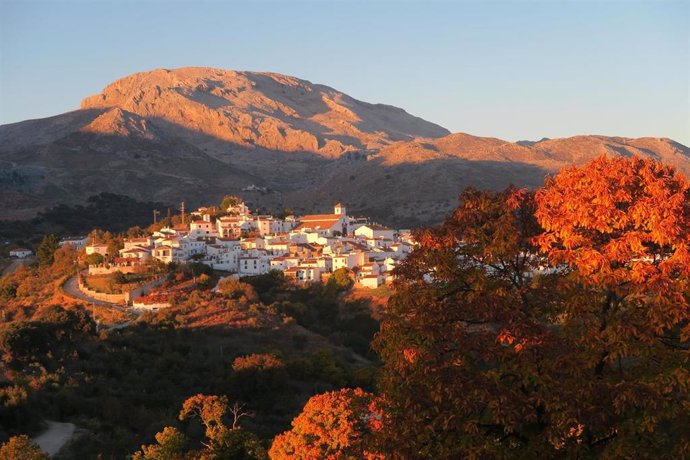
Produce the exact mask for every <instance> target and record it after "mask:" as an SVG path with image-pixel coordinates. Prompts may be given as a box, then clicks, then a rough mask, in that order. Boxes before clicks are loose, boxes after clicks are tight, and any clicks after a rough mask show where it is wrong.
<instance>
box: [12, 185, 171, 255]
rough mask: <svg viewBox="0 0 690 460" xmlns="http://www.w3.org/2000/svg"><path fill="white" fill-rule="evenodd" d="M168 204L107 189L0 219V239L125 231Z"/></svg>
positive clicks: (27, 241) (144, 222) (30, 239)
mask: <svg viewBox="0 0 690 460" xmlns="http://www.w3.org/2000/svg"><path fill="white" fill-rule="evenodd" d="M168 208H169V206H168V205H165V204H162V203H154V202H142V201H137V200H135V199H134V198H131V197H128V196H124V195H116V194H114V193H105V192H104V193H100V194H98V195H94V196H90V197H88V198H87V199H86V203H85V204H84V205H74V206H68V205H65V204H60V205H57V206H54V207H52V208H50V209H47V210H45V211H44V212H42V213H40V214H39V215H38V216H37V217H35V218H33V219H30V220H21V221H7V220H0V240H4V241H16V242H22V243H23V244H25V245H29V244H30V243H32V242H35V241H36V240H37V239H40V238H41V236H42V235H46V234H49V233H55V234H58V235H62V236H74V235H86V234H87V233H88V232H90V231H91V229H94V228H107V229H109V230H110V231H113V232H122V231H125V230H127V229H128V228H130V227H134V226H137V225H139V226H147V225H148V224H150V223H151V220H152V219H153V211H154V210H158V211H159V212H160V211H164V210H166V209H168Z"/></svg>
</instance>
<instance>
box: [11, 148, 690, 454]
mask: <svg viewBox="0 0 690 460" xmlns="http://www.w3.org/2000/svg"><path fill="white" fill-rule="evenodd" d="M415 236H416V239H417V241H418V243H419V245H418V247H417V248H416V249H415V251H414V252H413V253H412V254H411V255H410V257H408V259H406V260H405V261H404V262H403V263H402V264H401V266H400V267H399V268H398V269H397V279H396V282H395V284H394V289H393V295H392V297H391V299H390V301H389V302H388V304H387V306H386V307H385V308H384V309H383V311H382V312H379V311H375V312H372V305H371V302H370V301H368V300H366V299H363V298H361V297H356V296H353V295H351V294H352V293H351V292H349V290H350V289H351V284H352V280H351V279H350V276H349V274H348V272H347V271H340V272H338V273H336V274H334V276H333V277H331V278H330V280H329V281H328V282H327V283H325V284H314V285H309V286H295V285H292V284H290V283H288V282H286V280H285V279H284V278H283V276H282V274H280V273H279V272H271V273H269V274H267V275H262V276H256V277H250V278H244V279H242V280H235V279H232V278H228V279H225V280H222V281H221V282H220V283H218V285H217V288H216V290H215V291H214V292H212V291H211V290H210V289H209V287H210V286H211V285H213V284H214V282H213V281H215V280H214V278H213V277H214V276H215V275H214V274H213V273H205V274H204V275H206V276H207V278H208V279H206V280H205V281H204V283H198V284H196V287H195V288H194V289H191V290H187V291H183V293H182V294H181V295H180V296H179V297H177V298H175V299H174V301H173V306H172V307H171V308H169V309H165V310H161V311H159V312H157V313H147V314H145V315H142V316H141V317H139V318H138V319H136V320H135V321H133V322H132V323H130V324H129V325H128V327H123V328H103V327H101V328H98V327H97V325H96V324H95V323H94V322H93V319H92V317H91V315H89V314H87V313H86V312H85V311H84V310H83V308H81V307H79V306H71V307H70V308H68V309H65V308H62V307H57V306H50V305H49V304H50V302H51V301H53V300H55V299H53V298H50V297H49V296H48V292H49V288H45V287H44V288H40V287H38V286H37V284H36V282H35V281H31V280H36V279H41V280H45V281H44V284H45V285H49V284H50V283H51V282H53V280H60V279H62V278H64V276H66V275H65V274H69V267H70V263H73V260H74V256H75V255H74V254H70V253H69V252H68V251H69V250H68V249H67V250H65V249H60V250H58V251H56V252H55V253H54V257H53V260H52V262H51V264H50V265H48V264H46V263H44V264H43V265H42V266H39V267H32V268H29V269H23V270H22V271H20V272H19V273H18V274H15V275H13V276H11V277H8V278H6V279H3V280H2V282H1V283H0V288H1V289H0V293H2V295H3V296H4V299H6V305H8V307H7V308H6V310H7V311H8V313H7V317H6V318H5V323H4V324H3V326H2V328H1V330H0V352H1V353H2V363H3V364H2V366H3V367H2V370H3V376H4V380H3V382H2V383H1V384H0V387H1V389H0V402H1V404H2V407H1V408H0V426H1V427H2V428H3V430H4V431H3V432H2V433H0V436H2V438H3V440H4V439H6V438H8V437H9V436H11V435H19V434H23V433H33V432H35V431H36V430H37V429H38V428H39V426H40V422H41V420H43V419H45V418H51V417H52V418H55V419H59V420H71V421H74V422H75V423H77V424H78V426H80V427H82V429H83V430H85V431H86V433H84V434H82V435H80V436H79V437H77V439H76V440H75V441H74V442H73V443H72V445H71V446H69V448H68V450H66V455H71V456H72V458H90V457H92V456H94V455H95V454H96V453H97V452H98V453H101V455H102V457H101V458H122V457H123V456H126V455H128V454H129V455H133V456H134V458H137V459H139V460H141V459H179V458H194V459H196V458H208V459H211V458H213V459H226V458H227V459H245V458H246V459H252V458H254V459H256V458H266V457H270V458H272V459H288V458H302V459H315V458H331V459H349V458H368V459H381V458H393V459H410V458H429V459H455V458H481V459H483V458H487V459H494V458H579V459H581V458H611V459H617V458H669V459H670V458H673V459H676V458H689V457H690V440H689V439H688V437H687V433H689V432H690V371H689V369H690V182H688V180H687V179H685V178H684V177H682V176H681V175H680V174H678V173H677V172H676V171H675V170H673V169H672V168H668V167H664V166H662V165H659V164H657V163H654V162H652V161H649V160H641V159H638V158H631V159H623V158H619V159H607V158H600V159H598V160H596V161H593V162H591V163H590V164H588V165H586V166H584V167H581V168H574V167H573V168H569V169H566V170H563V171H561V172H560V173H559V174H558V175H557V176H555V177H554V178H551V179H549V180H547V182H546V184H545V186H544V187H543V188H542V189H540V190H537V191H536V192H528V191H525V190H518V189H514V188H509V189H507V190H505V191H503V192H484V191H477V190H472V189H469V190H466V191H465V192H463V193H462V194H461V196H460V203H459V206H458V207H457V209H456V210H455V211H454V212H453V214H451V215H450V216H449V217H448V218H447V219H446V221H445V222H444V223H443V224H441V225H439V226H437V227H433V228H427V229H422V230H419V231H417V232H416V234H415ZM170 270H171V274H170V277H171V278H170V279H171V282H188V280H189V279H190V278H191V279H193V280H197V279H199V278H201V274H202V273H201V271H200V270H202V268H201V267H195V266H187V267H170ZM56 282H57V281H56ZM28 299H30V300H28ZM358 299H359V300H358ZM379 315H380V318H381V323H380V330H378V329H379V328H378V323H377V322H376V320H374V319H373V318H374V317H379ZM377 330H378V333H377ZM374 335H375V337H374ZM372 338H373V342H372ZM370 342H371V343H372V346H373V349H374V350H375V351H376V353H377V355H378V356H376V355H374V354H373V353H374V352H373V351H372V349H371V348H370V345H369V344H370ZM379 359H380V362H379V361H378V360H379ZM377 368H378V370H377ZM290 420H292V423H290ZM3 449H6V450H8V449H24V450H25V451H26V452H28V453H27V455H38V454H37V453H36V452H35V448H34V447H33V446H31V444H30V443H29V442H28V440H27V439H26V438H22V437H19V436H14V437H12V438H11V439H10V440H9V441H8V442H7V443H6V444H5V446H4V447H3ZM32 449H34V450H32ZM36 458H38V457H36Z"/></svg>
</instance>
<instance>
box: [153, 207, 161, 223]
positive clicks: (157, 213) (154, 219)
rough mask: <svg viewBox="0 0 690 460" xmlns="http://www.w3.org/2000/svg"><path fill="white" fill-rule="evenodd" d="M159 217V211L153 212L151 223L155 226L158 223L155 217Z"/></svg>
mask: <svg viewBox="0 0 690 460" xmlns="http://www.w3.org/2000/svg"><path fill="white" fill-rule="evenodd" d="M159 215H160V211H159V210H158V209H154V210H153V223H154V224H156V223H157V222H158V219H157V217H158V216H159Z"/></svg>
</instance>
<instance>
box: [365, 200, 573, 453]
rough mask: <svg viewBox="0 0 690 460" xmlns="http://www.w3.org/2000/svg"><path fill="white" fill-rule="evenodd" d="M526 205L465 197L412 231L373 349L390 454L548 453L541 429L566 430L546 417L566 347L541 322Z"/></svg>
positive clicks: (544, 294) (530, 212)
mask: <svg viewBox="0 0 690 460" xmlns="http://www.w3.org/2000/svg"><path fill="white" fill-rule="evenodd" d="M534 206H535V203H534V200H533V195H532V194H530V193H528V192H526V191H524V190H517V189H513V188H509V189H507V190H505V191H503V192H482V191H478V190H474V189H467V190H466V191H465V192H463V193H462V194H461V196H460V204H459V206H458V207H457V208H456V209H455V211H454V212H453V214H451V215H450V216H449V217H448V218H447V219H446V220H445V222H444V223H443V224H442V225H440V226H438V227H435V228H430V229H425V230H420V231H418V232H417V233H416V235H415V238H416V240H417V241H418V242H419V246H418V248H417V249H415V251H414V252H413V253H412V254H411V255H410V256H409V257H408V258H407V259H406V260H405V261H404V262H403V263H402V264H401V265H400V266H399V268H398V269H397V278H396V281H395V293H394V295H393V296H392V297H391V299H390V301H389V302H388V305H387V307H386V311H385V314H384V317H383V320H382V324H381V331H380V333H379V334H378V335H377V337H376V339H375V342H374V346H375V348H376V349H377V350H378V352H379V354H380V355H381V357H382V359H383V362H384V365H383V369H382V373H381V374H382V375H381V382H380V383H381V389H382V390H383V392H384V394H385V398H386V402H387V404H386V405H385V406H384V413H385V419H384V424H383V429H382V431H381V432H380V433H379V436H378V442H379V444H380V447H379V448H380V451H382V452H385V453H386V455H387V457H389V458H395V459H407V458H434V459H436V458H439V459H450V458H506V457H510V456H511V455H515V454H516V453H517V452H518V451H520V450H522V451H523V452H522V453H521V455H524V458H530V455H532V456H533V458H544V457H543V456H544V455H547V456H548V454H549V452H553V451H554V449H553V447H551V446H550V444H549V442H548V441H547V440H546V436H544V433H546V432H547V431H548V432H550V433H551V432H553V436H554V437H560V432H561V431H562V430H561V429H560V427H553V426H551V425H550V424H549V420H548V418H547V417H546V416H545V413H544V407H543V400H544V397H543V393H544V392H546V391H548V385H550V383H551V382H550V381H549V380H548V379H547V378H545V376H544V374H548V373H552V372H553V371H554V369H553V368H554V367H555V365H556V363H555V362H554V361H553V358H554V356H556V355H557V353H558V351H560V352H562V351H564V350H566V347H565V346H564V344H563V343H562V341H561V339H560V338H559V337H557V336H555V335H554V334H552V333H551V331H550V329H549V327H548V325H547V324H545V322H544V318H545V317H547V316H548V315H550V314H551V312H552V308H553V302H551V301H550V298H551V296H552V289H551V286H552V285H553V283H552V282H551V277H549V276H548V275H547V276H535V275H534V273H535V271H537V270H538V269H539V267H540V266H541V265H542V264H543V263H544V262H545V260H544V258H543V257H541V256H540V255H539V254H538V248H537V247H536V246H535V245H534V244H533V238H534V237H535V236H536V235H538V234H539V233H540V232H541V228H540V227H539V226H538V224H537V222H536V220H535V218H534ZM547 369H548V370H547ZM568 429H569V427H568Z"/></svg>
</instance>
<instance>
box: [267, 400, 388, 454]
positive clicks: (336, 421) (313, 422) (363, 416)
mask: <svg viewBox="0 0 690 460" xmlns="http://www.w3.org/2000/svg"><path fill="white" fill-rule="evenodd" d="M380 428H381V414H380V411H378V410H377V408H376V405H375V397H374V395H372V394H370V393H367V392H365V391H364V390H362V389H360V388H356V389H354V390H352V389H343V390H340V391H332V392H329V393H324V394H320V395H316V396H314V397H312V398H311V399H310V400H309V401H308V402H307V404H306V405H305V406H304V409H303V410H302V413H301V414H300V415H298V416H297V417H296V418H295V419H294V420H293V421H292V430H290V431H286V432H285V433H283V434H281V435H278V436H277V437H276V438H275V440H274V441H273V445H272V446H271V450H270V451H269V456H270V457H271V459H274V460H277V459H305V460H306V459H329V460H340V459H348V458H363V459H371V460H375V459H382V458H384V457H383V456H382V455H380V454H377V453H375V452H373V451H372V450H371V448H370V445H371V444H370V442H371V440H370V439H369V434H370V433H371V432H372V431H376V430H379V429H380Z"/></svg>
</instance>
